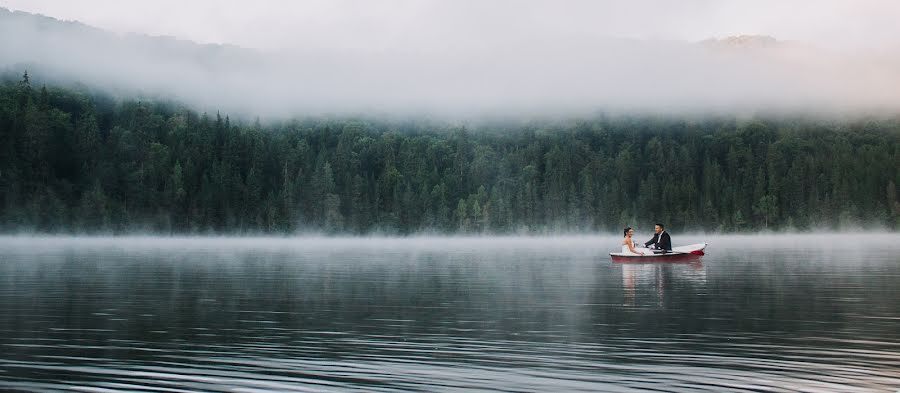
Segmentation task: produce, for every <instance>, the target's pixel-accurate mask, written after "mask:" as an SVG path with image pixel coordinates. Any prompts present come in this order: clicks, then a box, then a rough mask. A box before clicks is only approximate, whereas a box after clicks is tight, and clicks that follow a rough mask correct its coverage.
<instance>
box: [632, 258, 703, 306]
mask: <svg viewBox="0 0 900 393" xmlns="http://www.w3.org/2000/svg"><path fill="white" fill-rule="evenodd" d="M621 266H622V289H624V291H625V304H626V305H629V306H634V305H635V293H636V292H637V288H638V287H649V288H655V289H656V293H655V295H656V298H657V304H658V305H659V306H660V307H662V306H663V305H664V303H665V298H666V296H665V295H666V289H667V288H670V287H679V286H685V285H689V286H691V287H692V289H693V290H694V291H695V293H704V292H705V290H704V289H705V286H706V270H705V269H704V268H703V262H702V261H701V260H699V259H698V260H696V261H691V262H688V263H671V262H650V263H643V264H640V263H628V264H622V265H621ZM674 281H681V282H674Z"/></svg>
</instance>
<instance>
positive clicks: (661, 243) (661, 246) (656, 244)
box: [644, 224, 672, 252]
mask: <svg viewBox="0 0 900 393" xmlns="http://www.w3.org/2000/svg"><path fill="white" fill-rule="evenodd" d="M654 230H655V231H656V234H654V235H653V239H650V241H648V242H646V243H644V245H645V246H647V248H652V249H654V250H660V251H661V252H671V251H672V238H671V237H669V234H668V233H666V229H665V227H663V224H656V228H654ZM651 245H652V247H651Z"/></svg>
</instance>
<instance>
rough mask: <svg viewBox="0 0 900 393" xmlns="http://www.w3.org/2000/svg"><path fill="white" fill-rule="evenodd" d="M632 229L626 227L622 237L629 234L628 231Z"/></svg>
mask: <svg viewBox="0 0 900 393" xmlns="http://www.w3.org/2000/svg"><path fill="white" fill-rule="evenodd" d="M630 230H631V227H627V228H625V234H624V235H622V237H625V236H628V231H630Z"/></svg>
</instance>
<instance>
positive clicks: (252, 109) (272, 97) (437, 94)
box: [0, 9, 900, 117]
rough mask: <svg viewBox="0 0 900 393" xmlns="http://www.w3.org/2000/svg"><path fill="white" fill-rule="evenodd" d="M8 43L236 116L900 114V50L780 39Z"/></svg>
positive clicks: (37, 24)
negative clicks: (311, 44)
mask: <svg viewBox="0 0 900 393" xmlns="http://www.w3.org/2000/svg"><path fill="white" fill-rule="evenodd" d="M0 35H2V36H3V37H5V38H6V37H8V39H4V40H3V41H2V43H0V69H5V70H7V71H12V72H14V73H16V74H17V75H21V73H22V72H23V71H24V69H25V68H26V67H27V68H31V69H32V70H33V71H35V72H33V73H34V74H37V75H43V76H45V77H52V78H54V81H55V82H67V81H79V82H85V83H87V84H89V85H92V86H101V87H105V88H109V89H115V90H116V91H121V92H124V93H123V94H125V95H129V94H134V95H138V94H144V95H146V94H150V95H161V96H168V97H173V98H177V99H178V100H180V101H184V102H186V103H189V104H190V105H192V106H193V107H194V108H198V109H201V110H212V109H220V110H222V111H225V112H229V113H231V114H232V115H236V114H237V115H248V116H257V115H259V116H264V117H266V116H274V117H291V116H295V115H318V114H325V113H335V114H350V113H387V114H400V115H409V114H420V113H427V114H437V115H449V116H468V115H472V114H475V115H484V114H501V115H510V116H535V115H548V114H549V115H582V114H586V113H592V112H594V111H596V110H603V111H624V112H650V113H683V112H690V113H695V114H705V113H710V112H712V113H721V112H727V113H735V112H740V113H748V112H749V113H760V112H776V113H785V112H787V113H813V114H820V115H821V114H835V113H851V114H852V113H869V114H871V113H884V112H887V113H900V61H897V59H898V57H897V56H895V55H893V54H888V55H884V54H881V55H876V54H871V53H853V54H852V55H849V54H842V53H833V52H829V51H825V50H819V49H815V48H811V47H806V46H803V45H796V44H793V43H792V44H789V45H786V44H785V43H783V42H782V41H777V40H775V39H774V38H771V37H756V36H738V37H730V38H725V39H721V40H709V41H704V42H702V43H699V44H698V43H690V42H677V41H654V40H631V39H614V38H603V39H598V38H596V37H588V36H584V35H578V34H567V35H559V36H547V37H540V38H531V39H527V40H526V39H523V40H521V41H509V42H502V43H498V44H496V45H495V46H486V47H467V46H461V47H456V46H449V45H444V43H443V42H435V43H434V45H431V46H428V47H394V48H388V49H374V48H373V49H371V50H355V51H354V50H336V49H335V50H328V49H324V50H323V49H316V50H313V49H303V48H300V49H293V50H282V51H268V52H266V51H259V50H253V49H244V48H239V47H235V46H230V45H201V44H197V43H194V42H190V41H184V40H179V39H176V38H172V37H148V36H144V35H136V34H125V35H119V34H114V33H110V32H107V31H104V30H101V29H97V28H93V27H90V26H86V25H84V24H81V23H77V22H65V21H60V20H56V19H53V18H48V17H44V16H40V15H33V14H28V13H23V12H10V11H8V10H5V9H0ZM451 38H452V37H451ZM322 40H323V42H327V37H322ZM723 48H729V49H727V50H723ZM138 92H139V93H138Z"/></svg>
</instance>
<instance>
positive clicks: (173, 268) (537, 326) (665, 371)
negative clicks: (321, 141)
mask: <svg viewBox="0 0 900 393" xmlns="http://www.w3.org/2000/svg"><path fill="white" fill-rule="evenodd" d="M673 240H674V242H675V243H676V244H685V243H691V242H696V241H698V240H706V241H708V242H709V243H710V246H709V249H708V254H707V255H706V256H705V257H703V258H702V259H701V260H700V261H695V262H692V263H681V264H658V263H657V264H624V265H623V264H617V263H612V262H611V261H610V259H609V256H608V252H609V251H610V250H613V249H616V248H617V246H616V244H617V242H618V241H619V239H618V238H617V237H615V236H610V237H576V238H495V239H440V238H426V239H405V240H403V239H227V238H221V239H156V238H121V239H75V238H49V239H48V238H21V237H6V238H0V391H22V392H59V391H79V392H112V391H146V392H218V391H223V392H224V391H227V392H270V391H271V392H275V391H278V392H281V391H345V390H355V391H429V392H431V391H459V390H470V389H479V390H498V391H552V392H557V391H632V390H642V389H644V390H660V391H798V390H799V391H837V392H852V391H888V392H895V391H898V390H900V236H898V235H872V236H869V235H823V236H809V235H804V236H791V237H773V236H769V237H767V236H743V237H741V236H735V237H706V238H705V239H701V238H698V237H690V236H677V235H674V236H673Z"/></svg>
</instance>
